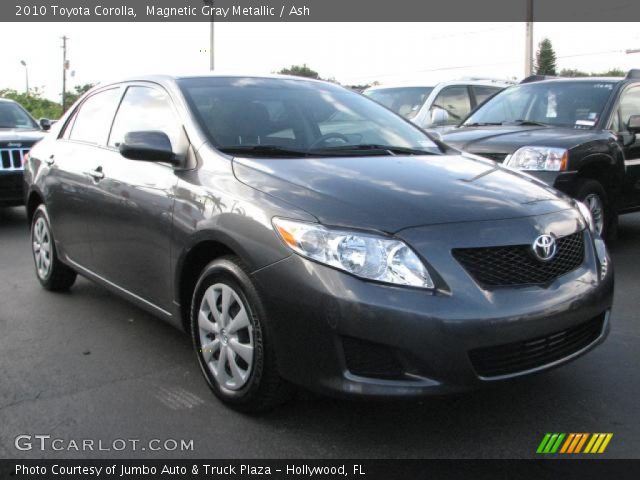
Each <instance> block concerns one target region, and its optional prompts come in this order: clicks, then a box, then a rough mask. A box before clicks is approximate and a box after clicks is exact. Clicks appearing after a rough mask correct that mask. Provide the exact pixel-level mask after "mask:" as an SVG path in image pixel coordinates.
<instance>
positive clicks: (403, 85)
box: [367, 78, 513, 91]
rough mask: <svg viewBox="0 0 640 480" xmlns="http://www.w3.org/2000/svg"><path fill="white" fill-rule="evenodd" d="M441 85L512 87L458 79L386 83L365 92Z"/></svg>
mask: <svg viewBox="0 0 640 480" xmlns="http://www.w3.org/2000/svg"><path fill="white" fill-rule="evenodd" d="M440 85H442V86H443V87H446V86H449V85H479V86H483V87H508V86H510V85H513V83H512V82H509V81H508V80H500V79H484V80H483V79H466V78H460V79H458V80H447V81H445V82H429V81H424V82H420V81H412V82H398V83H386V84H381V85H375V86H372V87H369V88H367V90H370V91H373V90H384V89H388V88H435V87H437V86H440Z"/></svg>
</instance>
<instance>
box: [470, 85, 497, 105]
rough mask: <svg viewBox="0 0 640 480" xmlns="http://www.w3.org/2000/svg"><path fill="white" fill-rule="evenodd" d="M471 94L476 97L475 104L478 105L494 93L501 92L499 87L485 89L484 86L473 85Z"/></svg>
mask: <svg viewBox="0 0 640 480" xmlns="http://www.w3.org/2000/svg"><path fill="white" fill-rule="evenodd" d="M471 88H472V89H473V94H474V95H475V96H476V104H477V105H480V104H481V103H482V102H484V101H485V100H486V99H487V98H489V97H490V96H491V95H493V94H494V93H497V92H498V91H499V90H501V88H500V87H485V86H484V85H473V86H472V87H471Z"/></svg>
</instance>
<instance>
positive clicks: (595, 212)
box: [576, 179, 617, 240]
mask: <svg viewBox="0 0 640 480" xmlns="http://www.w3.org/2000/svg"><path fill="white" fill-rule="evenodd" d="M576 199H577V200H579V201H581V202H582V203H584V204H585V205H586V206H587V207H588V208H589V211H590V212H591V215H592V217H593V222H594V224H595V226H596V230H597V231H598V233H599V234H600V236H601V237H602V238H604V239H607V240H611V239H612V238H613V236H614V234H615V230H616V229H615V227H616V225H617V215H616V213H615V211H614V209H613V208H612V207H611V205H610V204H609V199H608V196H607V192H606V191H605V189H604V187H603V186H602V184H601V183H600V182H598V181H597V180H591V179H584V180H582V181H581V183H580V185H579V187H578V189H577V190H576Z"/></svg>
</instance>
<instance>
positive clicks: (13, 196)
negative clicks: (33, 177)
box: [0, 171, 24, 207]
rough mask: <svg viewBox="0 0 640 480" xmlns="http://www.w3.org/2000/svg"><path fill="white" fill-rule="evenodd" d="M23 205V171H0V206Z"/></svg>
mask: <svg viewBox="0 0 640 480" xmlns="http://www.w3.org/2000/svg"><path fill="white" fill-rule="evenodd" d="M18 205H24V185H23V172H22V171H12V172H0V207H13V206H18Z"/></svg>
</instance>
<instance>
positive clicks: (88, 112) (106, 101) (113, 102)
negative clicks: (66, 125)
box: [69, 88, 120, 145]
mask: <svg viewBox="0 0 640 480" xmlns="http://www.w3.org/2000/svg"><path fill="white" fill-rule="evenodd" d="M119 99H120V89H119V88H112V89H110V90H104V91H102V92H99V93H96V94H95V95H92V96H91V97H89V98H87V99H86V100H85V101H84V102H83V103H82V105H80V111H78V114H77V115H76V119H75V122H74V123H73V128H72V130H71V134H70V135H69V138H70V139H71V140H77V141H80V142H87V143H92V144H95V145H104V144H106V142H107V137H108V135H109V129H110V128H111V123H112V122H113V115H114V114H115V112H116V108H117V107H118V100H119Z"/></svg>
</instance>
